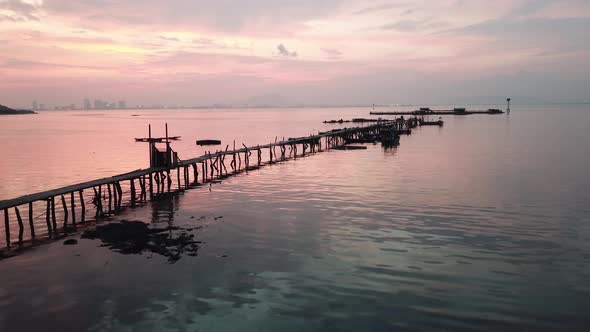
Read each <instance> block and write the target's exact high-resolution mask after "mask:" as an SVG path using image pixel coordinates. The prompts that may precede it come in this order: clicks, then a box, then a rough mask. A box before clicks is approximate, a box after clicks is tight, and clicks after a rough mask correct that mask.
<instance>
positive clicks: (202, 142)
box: [197, 139, 221, 146]
mask: <svg viewBox="0 0 590 332" xmlns="http://www.w3.org/2000/svg"><path fill="white" fill-rule="evenodd" d="M197 145H199V146H203V145H221V141H220V140H216V139H201V140H197Z"/></svg>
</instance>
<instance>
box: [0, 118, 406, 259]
mask: <svg viewBox="0 0 590 332" xmlns="http://www.w3.org/2000/svg"><path fill="white" fill-rule="evenodd" d="M410 126H411V123H410V122H408V121H407V120H405V121H404V120H401V121H400V119H397V120H393V121H383V122H379V123H377V124H374V125H369V126H364V127H354V128H343V129H335V130H332V131H329V132H324V133H319V134H318V135H310V136H307V137H298V138H290V139H288V140H285V139H283V140H282V141H277V138H275V141H274V142H270V143H268V144H264V145H256V146H250V147H248V146H246V145H244V144H242V147H239V148H236V146H235V141H234V143H233V146H232V149H231V150H230V147H229V145H227V146H226V148H225V149H224V150H218V151H215V152H213V153H212V152H207V153H205V154H204V155H202V156H200V157H197V158H192V159H187V160H176V161H175V162H174V163H173V164H172V166H170V167H151V168H147V169H139V170H135V171H132V172H129V173H125V174H120V175H116V176H113V177H107V178H102V179H97V180H92V181H88V182H83V183H78V184H75V185H70V186H66V187H62V188H58V189H53V190H49V191H44V192H39V193H35V194H31V195H25V196H22V197H18V198H14V199H8V200H3V201H0V211H2V213H3V216H4V224H3V225H2V224H1V223H0V234H1V232H2V231H4V235H5V236H4V245H2V244H1V242H0V248H7V249H11V247H17V248H18V247H20V246H22V245H23V244H24V243H26V242H27V241H31V240H32V241H33V242H34V241H38V240H41V239H48V238H54V237H58V236H60V235H61V234H62V233H63V232H68V231H70V230H72V229H75V228H76V226H77V225H79V224H84V223H86V222H87V221H89V220H87V218H86V217H87V214H88V213H90V212H92V210H94V216H93V217H92V218H91V220H100V219H101V218H104V217H108V216H110V215H112V214H115V213H117V212H119V211H121V210H122V209H123V208H124V207H126V206H131V207H134V206H136V205H137V204H143V203H146V202H147V201H148V200H151V199H154V198H157V197H159V196H160V195H165V194H169V193H172V192H176V191H182V190H185V189H187V188H191V187H194V186H198V185H203V184H206V183H211V182H214V181H215V180H218V179H223V178H226V177H229V176H232V175H236V174H239V173H242V172H247V171H249V170H253V169H257V168H259V167H262V166H264V165H268V164H273V163H277V162H282V161H286V160H289V159H294V158H298V157H304V156H306V155H309V154H314V153H316V152H320V151H324V150H329V149H331V148H332V147H336V146H341V145H343V144H344V143H345V142H346V141H347V140H354V139H362V138H363V137H367V136H370V135H373V136H375V135H382V134H383V133H385V132H391V131H395V132H398V133H409V131H410ZM253 155H254V156H253ZM264 155H268V158H265V157H264ZM228 167H229V168H228ZM173 173H176V174H173ZM174 175H175V177H176V179H175V181H174V180H173V177H174ZM127 183H128V184H127ZM59 205H61V207H59ZM0 216H1V214H0ZM58 221H59V224H58ZM26 228H28V231H27V230H26ZM13 231H16V232H15V233H13ZM1 254H2V252H1V251H0V257H2V255H1Z"/></svg>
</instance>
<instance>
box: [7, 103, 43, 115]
mask: <svg viewBox="0 0 590 332" xmlns="http://www.w3.org/2000/svg"><path fill="white" fill-rule="evenodd" d="M13 114H36V113H35V112H33V111H29V110H15V109H12V108H10V107H6V106H4V105H0V115H13Z"/></svg>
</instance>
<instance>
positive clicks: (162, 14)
mask: <svg viewBox="0 0 590 332" xmlns="http://www.w3.org/2000/svg"><path fill="white" fill-rule="evenodd" d="M229 8H231V10H230V9H229ZM588 31H590V2H588V1H585V0H560V1H557V0H499V1H487V0H466V1H456V0H441V1H424V0H320V1H317V0H300V1H290V2H284V1H275V0H251V1H239V2H231V4H229V3H228V2H227V1H183V0H171V1H167V2H162V1H155V0H146V1H141V2H136V1H133V2H131V1H99V0H88V1H66V0H0V43H1V44H2V47H1V48H0V77H1V79H0V103H3V104H7V105H13V106H18V107H27V108H29V107H31V102H32V100H37V101H38V102H39V103H41V101H43V104H45V105H70V104H71V103H72V99H76V102H75V103H76V104H77V105H78V106H79V107H83V106H85V103H84V101H83V98H84V96H93V95H96V96H104V97H102V99H105V100H108V101H110V102H112V101H118V100H124V99H125V100H134V101H137V103H136V104H144V105H157V104H160V105H171V104H178V105H214V104H223V105H244V104H252V103H251V102H250V100H253V101H256V100H262V101H264V99H265V98H257V97H256V96H263V97H264V96H270V98H267V99H269V100H270V101H273V98H272V96H281V98H282V100H279V99H280V98H279V99H276V100H274V101H273V103H277V102H279V104H281V105H297V104H302V105H325V104H334V105H355V104H365V105H370V104H372V103H377V104H408V103H412V104H420V103H423V104H435V103H446V104H448V103H455V102H457V103H489V102H490V100H494V98H495V96H500V97H501V98H502V99H504V98H506V97H509V96H513V97H514V100H515V102H516V103H518V102H524V101H525V100H526V101H527V102H531V103H550V102H585V101H587V99H588V96H589V95H590V75H589V74H590V62H589V61H588V59H589V58H590V48H589V47H588V43H587V41H586V39H587V32H588ZM41 55H42V56H41ZM73 96H76V97H78V96H81V97H82V100H80V99H79V98H75V97H73ZM478 96H481V97H478ZM518 96H520V98H518ZM91 102H92V104H93V105H94V101H93V100H91ZM254 104H259V102H255V103H254ZM39 106H40V105H39Z"/></svg>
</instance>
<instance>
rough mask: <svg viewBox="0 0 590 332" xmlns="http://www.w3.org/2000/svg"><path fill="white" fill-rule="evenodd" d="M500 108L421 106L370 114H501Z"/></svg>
mask: <svg viewBox="0 0 590 332" xmlns="http://www.w3.org/2000/svg"><path fill="white" fill-rule="evenodd" d="M503 113H504V112H503V111H502V110H499V109H497V108H490V109H487V110H467V109H465V108H459V107H458V108H454V109H452V110H451V109H447V110H431V109H430V108H428V107H422V108H420V109H418V110H415V111H412V112H371V115H410V116H413V115H470V114H503Z"/></svg>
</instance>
